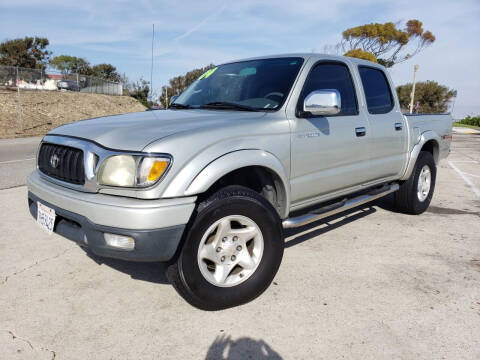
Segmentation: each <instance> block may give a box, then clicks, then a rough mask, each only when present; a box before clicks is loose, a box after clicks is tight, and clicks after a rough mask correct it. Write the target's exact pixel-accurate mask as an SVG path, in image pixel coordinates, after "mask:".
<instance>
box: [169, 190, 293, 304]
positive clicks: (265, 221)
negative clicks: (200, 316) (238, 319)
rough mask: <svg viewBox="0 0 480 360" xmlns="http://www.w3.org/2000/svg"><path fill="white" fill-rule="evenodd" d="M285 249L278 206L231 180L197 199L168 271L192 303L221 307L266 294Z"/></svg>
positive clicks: (174, 282)
mask: <svg viewBox="0 0 480 360" xmlns="http://www.w3.org/2000/svg"><path fill="white" fill-rule="evenodd" d="M241 226H244V228H240V227H241ZM225 234H227V235H225ZM235 234H237V235H238V236H237V235H235ZM252 234H254V235H252ZM249 236H253V237H252V238H251V239H250V240H248V237H249ZM235 238H236V239H235ZM217 241H218V242H217ZM239 245H240V246H239ZM219 248H220V249H219ZM212 249H214V250H212ZM283 249H284V238H283V229H282V224H281V220H280V218H279V216H278V214H277V212H276V211H275V209H274V208H273V206H272V205H271V204H270V203H269V202H268V201H267V200H266V199H265V198H264V197H262V196H261V195H259V194H258V193H256V192H254V191H252V190H250V189H248V188H245V187H242V186H236V185H235V186H227V187H225V188H223V189H220V190H219V191H217V192H216V193H214V194H213V195H212V196H210V197H209V198H208V199H206V200H204V201H202V202H201V203H200V204H198V206H197V209H196V211H195V213H194V215H193V217H192V219H191V220H190V223H189V225H188V227H187V230H186V233H185V235H184V241H183V246H182V247H181V249H180V250H179V253H178V254H177V256H176V257H175V260H174V261H173V262H172V263H170V264H169V265H168V267H167V272H166V275H167V278H168V280H169V281H170V283H171V284H172V285H173V286H174V288H175V289H176V290H177V292H178V293H179V294H180V295H181V296H182V297H183V298H184V299H185V300H186V301H187V302H188V303H190V304H191V305H192V306H194V307H197V308H199V309H202V310H209V311H213V310H221V309H225V308H229V307H233V306H237V305H241V304H244V303H247V302H249V301H251V300H253V299H255V298H256V297H257V296H259V295H260V294H262V293H263V292H264V291H265V290H266V289H267V287H268V286H269V285H270V283H271V282H272V280H273V278H274V276H275V274H276V273H277V271H278V268H279V267H280V263H281V261H282V257H283ZM204 254H206V255H205V257H204ZM249 257H250V260H251V261H250V260H248V258H249ZM234 258H235V259H234ZM210 259H213V260H214V261H210ZM233 260H235V261H233ZM246 260H248V261H246ZM224 261H225V262H224ZM235 264H237V265H235ZM244 264H246V265H244ZM241 265H242V266H241ZM228 269H230V270H228ZM223 274H227V275H226V277H225V278H224V276H223Z"/></svg>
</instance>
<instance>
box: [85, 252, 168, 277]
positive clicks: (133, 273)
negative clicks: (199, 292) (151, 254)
mask: <svg viewBox="0 0 480 360" xmlns="http://www.w3.org/2000/svg"><path fill="white" fill-rule="evenodd" d="M82 249H83V250H84V251H85V252H86V253H87V256H88V257H89V258H90V259H92V260H93V261H95V263H97V264H98V265H106V266H109V267H111V268H113V269H115V270H118V271H120V272H123V273H125V274H127V275H130V277H131V278H132V279H135V280H143V281H148V282H151V283H156V284H170V282H169V281H168V280H167V277H166V276H165V269H166V268H165V264H163V263H158V262H153V263H151V262H144V263H143V262H130V261H123V260H117V259H109V258H104V257H100V256H97V255H95V254H94V253H92V252H91V251H90V250H88V249H85V248H82Z"/></svg>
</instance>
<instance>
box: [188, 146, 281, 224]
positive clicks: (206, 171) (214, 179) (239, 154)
mask: <svg viewBox="0 0 480 360" xmlns="http://www.w3.org/2000/svg"><path fill="white" fill-rule="evenodd" d="M288 184H289V183H288V177H287V171H286V170H285V168H284V166H283V165H282V163H281V162H280V160H279V159H278V158H277V157H275V156H274V155H273V154H271V153H269V152H267V151H263V150H239V151H234V152H231V153H228V154H225V155H223V156H221V157H220V158H217V159H216V160H214V161H213V162H211V163H210V164H208V165H207V166H206V167H205V168H203V169H202V170H201V171H200V172H199V173H198V174H197V175H196V176H195V177H194V178H193V180H192V181H191V183H190V184H189V186H188V187H187V189H186V190H185V193H184V195H185V196H191V195H198V194H209V193H211V192H213V191H215V190H217V189H218V188H220V187H221V186H227V185H243V186H246V187H248V188H250V189H252V190H255V191H257V192H259V190H260V187H262V188H263V187H265V186H267V187H268V186H271V187H273V190H274V191H275V193H276V204H272V205H273V206H274V207H275V209H276V210H277V212H278V215H279V216H280V218H285V217H287V216H288V210H289V208H290V191H289V186H288ZM267 200H268V198H267Z"/></svg>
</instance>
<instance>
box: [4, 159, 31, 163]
mask: <svg viewBox="0 0 480 360" xmlns="http://www.w3.org/2000/svg"><path fill="white" fill-rule="evenodd" d="M30 160H35V158H28V159H20V160H9V161H0V164H11V163H17V162H22V161H30Z"/></svg>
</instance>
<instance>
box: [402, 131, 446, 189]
mask: <svg viewBox="0 0 480 360" xmlns="http://www.w3.org/2000/svg"><path fill="white" fill-rule="evenodd" d="M439 146H440V137H439V136H438V134H437V133H436V132H434V131H431V130H430V131H425V132H423V133H422V134H421V135H420V136H419V140H418V142H417V143H416V144H415V145H414V147H413V149H412V151H411V152H410V158H409V160H408V164H407V167H406V170H405V173H404V175H403V176H402V178H401V180H407V179H408V178H409V177H410V175H411V174H412V171H413V169H414V167H415V163H416V162H417V159H418V155H420V152H421V151H428V152H430V153H431V154H432V156H433V159H434V161H435V164H438V161H439Z"/></svg>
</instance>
